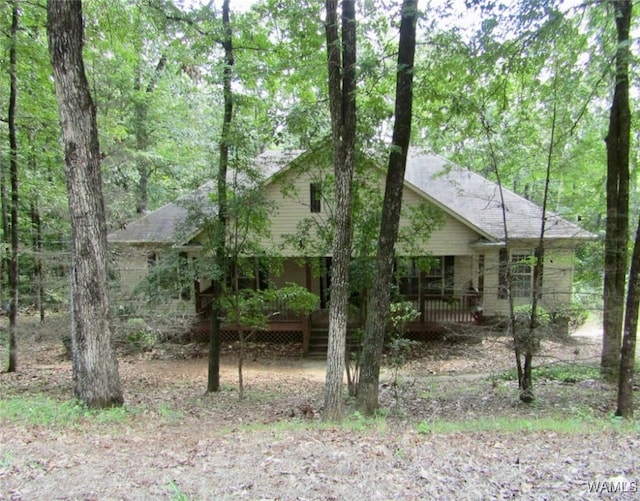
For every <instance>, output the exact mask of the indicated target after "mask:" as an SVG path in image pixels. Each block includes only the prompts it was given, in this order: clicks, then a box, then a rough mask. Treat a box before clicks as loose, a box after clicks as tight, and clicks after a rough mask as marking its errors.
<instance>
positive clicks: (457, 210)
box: [108, 148, 594, 245]
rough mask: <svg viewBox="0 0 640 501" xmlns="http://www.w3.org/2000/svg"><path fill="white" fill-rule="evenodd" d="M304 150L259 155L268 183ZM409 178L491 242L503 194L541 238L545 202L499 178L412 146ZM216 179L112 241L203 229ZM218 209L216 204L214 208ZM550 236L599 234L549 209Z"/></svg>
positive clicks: (513, 233) (528, 234) (513, 235)
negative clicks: (200, 211) (201, 216)
mask: <svg viewBox="0 0 640 501" xmlns="http://www.w3.org/2000/svg"><path fill="white" fill-rule="evenodd" d="M303 153H304V152H302V151H299V150H291V151H266V152H264V153H262V154H261V155H259V156H258V157H256V158H255V159H254V160H253V163H252V165H253V167H254V168H255V170H257V171H258V172H260V174H261V176H262V179H264V180H265V181H264V183H265V184H269V183H271V182H273V180H274V178H275V174H278V173H281V172H283V171H286V170H287V169H289V168H291V165H292V163H293V161H294V160H295V159H297V158H299V157H300V156H301V155H302V154H303ZM405 183H406V186H408V187H409V188H410V189H413V190H415V191H416V192H418V193H420V194H421V195H422V196H423V197H424V198H425V199H426V200H427V201H429V202H431V203H433V204H435V205H436V206H438V207H440V208H441V209H442V210H443V211H445V212H446V213H448V214H450V215H451V216H453V217H454V218H456V219H457V220H459V221H460V222H462V223H463V224H465V225H467V226H468V227H470V228H472V229H473V230H474V231H475V232H476V233H478V234H479V236H480V237H481V238H483V239H485V240H486V241H489V242H502V241H504V224H503V213H502V199H504V205H505V208H506V219H507V230H508V236H509V238H510V239H537V238H539V235H540V225H541V218H542V208H541V207H540V206H538V205H536V204H535V203H533V202H531V201H529V200H527V199H525V198H524V197H521V196H520V195H517V194H516V193H514V192H512V191H510V190H508V189H506V188H504V187H503V188H502V196H501V194H500V188H499V186H498V184H496V183H494V182H492V181H489V180H488V179H486V178H484V177H482V176H481V175H479V174H476V173H474V172H472V171H470V170H468V169H464V168H462V167H460V166H459V165H456V164H453V163H451V162H449V161H447V160H446V159H445V158H443V157H441V156H439V155H433V154H430V153H428V152H426V151H424V150H421V149H419V148H411V149H410V150H409V155H408V157H407V169H406V174H405ZM214 189H215V184H214V182H213V181H209V182H207V183H205V184H204V185H202V186H200V187H199V188H198V189H197V190H195V191H194V192H192V193H190V194H188V195H185V196H183V197H181V198H179V199H177V200H176V201H175V202H172V203H169V204H166V205H164V206H162V207H160V208H159V209H156V210H155V211H153V212H150V213H148V214H146V215H145V216H143V217H141V218H139V219H136V220H134V221H131V222H129V223H127V225H126V226H125V227H124V228H121V229H119V230H118V231H115V232H113V233H111V234H110V235H109V236H108V240H109V242H110V243H118V244H134V245H135V244H137V245H141V244H148V245H153V244H155V245H171V244H179V243H184V242H186V241H188V240H189V238H188V237H189V236H193V234H194V233H195V232H196V231H197V228H198V218H193V217H192V216H191V215H189V205H194V202H197V201H201V200H203V199H204V197H207V196H208V194H209V193H213V191H214ZM209 210H210V211H211V212H212V213H215V206H213V205H211V206H210V209H209ZM545 238H548V239H578V240H583V239H593V238H594V235H593V234H591V233H589V232H587V231H585V230H583V229H582V228H580V227H579V226H578V225H576V224H573V223H571V222H569V221H567V220H566V219H563V218H562V217H560V216H559V215H557V214H554V213H551V212H547V214H546V226H545Z"/></svg>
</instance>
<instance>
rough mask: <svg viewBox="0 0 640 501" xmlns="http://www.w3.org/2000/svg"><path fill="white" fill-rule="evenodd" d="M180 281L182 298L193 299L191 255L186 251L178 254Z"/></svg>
mask: <svg viewBox="0 0 640 501" xmlns="http://www.w3.org/2000/svg"><path fill="white" fill-rule="evenodd" d="M178 283H179V284H180V285H181V286H182V287H181V289H180V299H183V300H185V301H188V300H190V299H191V286H192V277H191V271H190V269H189V256H188V255H187V253H186V252H181V253H180V254H179V256H178Z"/></svg>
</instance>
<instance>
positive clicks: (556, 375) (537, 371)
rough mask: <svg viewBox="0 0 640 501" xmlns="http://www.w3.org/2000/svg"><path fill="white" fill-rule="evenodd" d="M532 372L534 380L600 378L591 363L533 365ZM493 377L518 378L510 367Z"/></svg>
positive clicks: (598, 371)
mask: <svg viewBox="0 0 640 501" xmlns="http://www.w3.org/2000/svg"><path fill="white" fill-rule="evenodd" d="M532 374H533V379H534V381H536V380H542V379H544V380H547V381H560V382H563V383H577V382H580V381H585V380H588V379H601V375H600V368H599V367H596V366H593V365H578V364H570V365H565V364H563V365H544V366H541V367H534V368H533V371H532ZM493 379H494V380H502V381H515V380H516V379H518V375H517V373H516V370H515V369H510V370H508V371H505V372H503V373H501V374H496V375H495V376H493Z"/></svg>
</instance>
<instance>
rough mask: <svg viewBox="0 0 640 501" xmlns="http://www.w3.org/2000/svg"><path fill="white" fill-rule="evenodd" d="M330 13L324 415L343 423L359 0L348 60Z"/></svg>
mask: <svg viewBox="0 0 640 501" xmlns="http://www.w3.org/2000/svg"><path fill="white" fill-rule="evenodd" d="M326 11H327V18H326V23H325V28H326V37H327V63H328V70H329V77H328V84H329V106H330V111H331V135H332V143H333V166H334V172H335V204H336V207H335V229H334V238H333V247H332V252H333V254H332V257H333V259H332V267H331V305H330V308H329V346H328V349H327V376H326V386H325V400H324V413H323V419H324V420H325V421H339V420H341V419H342V413H343V396H342V387H343V378H344V370H345V351H346V340H347V322H348V299H349V265H350V262H351V237H352V230H351V185H352V182H353V171H354V165H355V129H356V96H355V93H356V73H355V64H356V21H355V15H356V14H355V1H354V0H344V1H343V2H342V64H341V57H340V50H339V49H340V38H339V36H338V15H337V2H336V0H327V2H326ZM341 75H342V78H341ZM341 80H342V82H341Z"/></svg>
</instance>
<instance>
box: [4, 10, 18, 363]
mask: <svg viewBox="0 0 640 501" xmlns="http://www.w3.org/2000/svg"><path fill="white" fill-rule="evenodd" d="M19 16H20V13H19V11H18V2H17V0H14V2H13V8H12V14H11V46H10V48H9V79H10V82H11V83H10V90H9V114H8V120H9V165H10V167H9V178H10V183H11V207H10V211H9V212H10V220H9V233H10V240H11V245H10V248H9V270H8V271H9V294H10V296H11V299H10V301H9V364H8V366H7V372H15V371H16V370H17V368H18V347H17V320H18V245H19V242H18V141H17V137H16V104H17V94H18V86H17V77H16V59H17V57H16V45H17V36H18V22H19Z"/></svg>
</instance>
